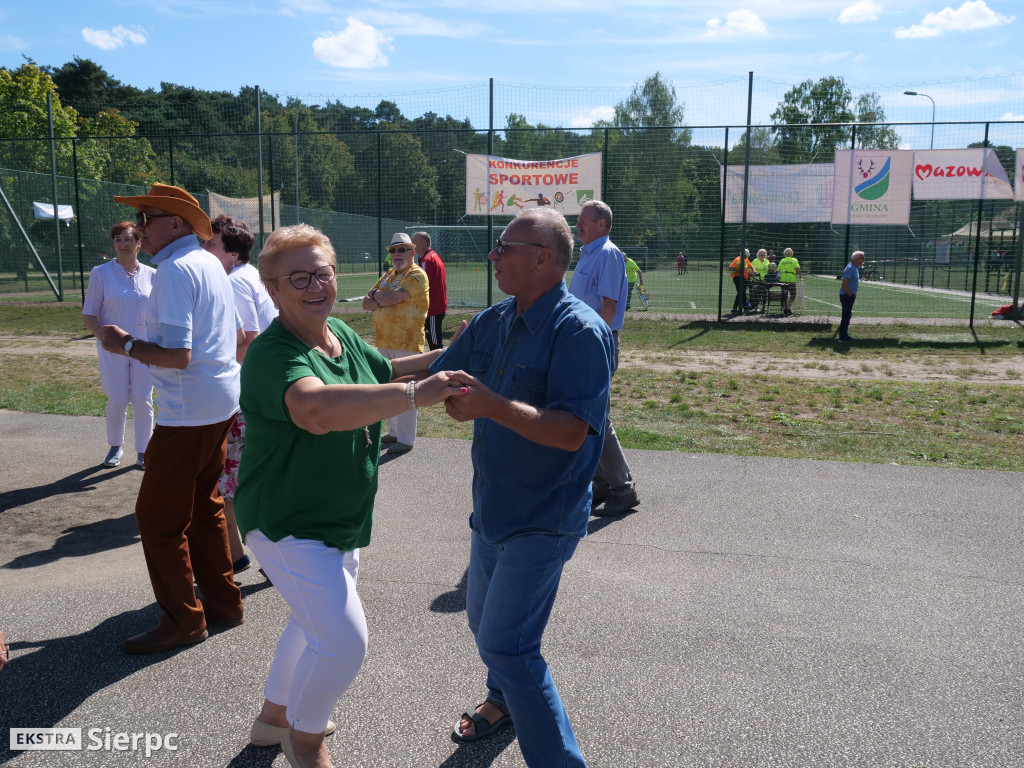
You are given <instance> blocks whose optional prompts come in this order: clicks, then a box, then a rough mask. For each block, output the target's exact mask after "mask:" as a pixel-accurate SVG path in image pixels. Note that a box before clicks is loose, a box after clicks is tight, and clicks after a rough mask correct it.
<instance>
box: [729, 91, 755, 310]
mask: <svg viewBox="0 0 1024 768" xmlns="http://www.w3.org/2000/svg"><path fill="white" fill-rule="evenodd" d="M753 101H754V73H753V72H749V73H748V75H747V130H746V133H744V138H743V142H744V144H746V152H745V153H744V157H743V223H742V224H740V252H741V253H742V254H743V256H744V258H746V253H747V198H748V196H749V194H750V114H751V108H752V107H753ZM725 172H726V174H727V175H728V173H729V169H728V167H727V168H726V169H725ZM745 266H746V265H745V264H740V284H741V285H742V286H743V291H742V293H743V297H744V299H743V300H744V301H746V296H747V271H746V269H744V267H745Z"/></svg>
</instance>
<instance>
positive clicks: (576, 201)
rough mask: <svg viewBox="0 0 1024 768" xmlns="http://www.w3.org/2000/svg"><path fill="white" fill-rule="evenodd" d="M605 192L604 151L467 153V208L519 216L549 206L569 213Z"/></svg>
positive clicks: (480, 213)
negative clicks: (545, 155) (530, 156)
mask: <svg viewBox="0 0 1024 768" xmlns="http://www.w3.org/2000/svg"><path fill="white" fill-rule="evenodd" d="M600 196H601V153H600V152H594V153H592V154H589V155H579V156H577V157H566V158H562V159H560V160H513V159H511V158H507V157H495V156H493V155H466V213H467V214H468V215H478V216H486V215H488V214H490V215H494V216H518V215H519V214H520V213H522V212H523V211H525V210H529V209H530V208H536V207H541V206H545V205H550V206H553V207H554V208H555V210H557V211H560V212H561V213H563V214H566V215H573V214H577V213H579V212H580V209H581V208H582V207H583V204H584V203H586V202H589V201H590V200H596V199H599V198H600Z"/></svg>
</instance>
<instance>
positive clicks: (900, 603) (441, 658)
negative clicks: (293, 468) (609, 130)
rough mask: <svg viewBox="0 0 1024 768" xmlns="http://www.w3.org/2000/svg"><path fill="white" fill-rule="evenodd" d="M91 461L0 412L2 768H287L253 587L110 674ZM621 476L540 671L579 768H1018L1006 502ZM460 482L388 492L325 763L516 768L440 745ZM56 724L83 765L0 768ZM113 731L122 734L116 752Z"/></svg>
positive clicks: (121, 628)
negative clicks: (217, 626)
mask: <svg viewBox="0 0 1024 768" xmlns="http://www.w3.org/2000/svg"><path fill="white" fill-rule="evenodd" d="M104 434H105V432H104V427H103V420H102V419H98V418H91V417H63V416H46V415H38V414H23V413H16V412H11V411H0V629H3V631H4V633H5V635H6V638H7V642H8V643H9V645H10V646H11V662H10V663H9V665H8V666H7V667H6V668H5V669H4V670H3V671H2V672H0V764H2V765H10V766H12V767H14V766H18V767H19V768H20V767H21V766H46V767H47V768H49V767H50V766H59V767H63V766H169V765H174V766H197V767H203V768H205V767H206V766H211V767H215V768H223V767H224V766H232V767H239V768H243V767H244V768H248V767H250V766H251V767H253V768H267V767H268V766H277V767H279V768H280V767H283V766H286V765H287V762H286V760H285V758H284V756H283V755H282V754H281V752H280V751H279V750H278V749H276V748H273V749H260V748H256V747H251V746H248V745H247V737H248V731H249V725H250V723H251V721H252V719H253V718H254V717H255V715H256V712H257V710H258V707H259V705H260V703H261V701H262V685H263V681H264V678H265V676H266V673H267V670H268V668H269V665H270V661H271V657H272V655H273V653H274V648H275V644H276V641H277V637H278V635H279V634H280V632H281V629H282V628H283V626H284V623H285V620H286V617H287V609H286V606H285V604H284V603H283V601H282V600H281V598H280V597H279V596H278V594H277V593H276V591H275V590H274V589H273V587H271V586H270V585H269V584H268V583H267V582H266V581H265V580H264V579H263V577H262V576H261V575H260V573H259V571H258V570H257V569H256V568H252V569H251V570H249V571H247V572H246V573H243V574H241V575H240V577H239V581H240V583H241V584H242V591H243V595H244V599H245V608H246V621H245V624H244V625H242V626H240V627H237V628H234V629H228V630H218V631H216V632H215V633H213V634H212V635H211V637H210V639H209V640H207V641H206V642H205V643H202V644H200V645H196V646H192V647H189V648H187V649H182V650H178V651H175V652H171V653H164V654H158V655H154V656H143V657H137V656H128V655H125V654H124V653H123V651H122V647H121V646H122V643H123V641H124V639H125V638H126V637H128V636H129V635H132V634H135V633H137V632H140V631H143V630H145V629H148V628H149V627H150V626H152V625H153V624H154V623H155V622H156V620H157V619H158V618H159V611H158V609H157V608H156V606H155V605H154V604H153V598H152V591H151V588H150V585H149V580H148V578H147V575H146V570H145V565H144V562H143V557H142V551H141V547H140V546H139V542H138V531H137V529H136V528H135V523H134V518H133V508H134V500H135V495H136V492H137V489H138V485H139V480H140V478H141V472H140V471H139V470H136V469H134V468H133V467H131V466H126V467H118V468H116V469H104V468H101V467H99V466H98V462H99V461H100V460H101V459H102V458H103V455H104V454H105V452H106V445H105V443H104ZM128 434H129V435H130V434H131V430H130V429H129V430H128ZM626 454H627V457H628V459H629V462H630V465H631V467H632V469H633V472H634V475H635V477H636V479H637V483H638V488H639V491H640V495H641V499H642V505H641V507H640V508H639V510H638V511H636V512H635V513H632V514H629V515H626V516H624V517H622V518H619V519H613V520H610V519H599V518H594V519H593V520H592V521H591V531H590V535H589V536H588V537H587V538H586V540H585V541H584V542H583V543H582V544H581V546H580V548H579V549H578V550H577V553H576V556H575V557H574V558H573V560H572V561H571V562H570V564H569V565H568V567H567V569H566V572H565V575H564V578H563V581H562V586H561V590H560V593H559V597H558V601H557V603H556V605H555V609H554V615H553V617H552V620H551V624H550V626H549V628H548V631H547V634H546V636H545V643H544V649H543V650H544V654H545V656H546V657H547V659H548V660H549V662H550V664H551V667H552V672H553V676H554V679H555V681H556V682H557V684H558V687H559V690H560V692H561V694H562V697H563V699H564V701H565V703H566V706H567V708H568V711H569V714H570V717H571V719H572V722H573V725H574V727H575V729H576V733H577V737H578V739H579V741H580V744H581V746H582V748H583V752H584V755H585V756H586V758H587V760H588V763H589V764H590V765H591V766H594V767H605V766H607V767H608V768H621V767H622V766H638V767H639V766H642V767H644V768H648V767H662V766H664V767H665V768H670V767H671V768H675V767H677V766H694V767H700V768H705V767H706V768H739V767H745V766H750V767H751V768H761V767H764V766H771V767H772V768H776V767H778V768H808V767H810V766H814V767H815V768H817V767H819V766H835V767H836V768H854V767H860V766H863V767H864V768H878V767H880V766H893V767H900V768H902V767H907V768H924V767H927V768H947V767H948V768H982V767H985V766H991V767H992V768H1012V767H1013V766H1018V765H1021V764H1022V763H1024V723H1022V713H1024V653H1022V650H1024V607H1022V606H1024V600H1022V597H1024V565H1022V558H1021V542H1022V541H1024V521H1022V516H1021V513H1020V502H1021V499H1022V498H1024V493H1022V492H1024V476H1022V475H1020V474H1016V473H1007V472H984V471H964V470H949V469H929V468H917V467H901V466H895V465H877V464H854V463H836V462H826V461H796V460H782V459H766V458H744V457H733V456H710V455H700V454H685V453H661V452H650V451H627V452H626ZM129 455H130V452H129ZM509 460H510V461H514V460H515V457H509ZM470 479H471V471H470V462H469V443H468V442H466V441H458V440H432V439H421V440H418V441H417V444H416V448H415V449H414V450H413V451H412V452H411V453H409V454H407V455H405V456H401V457H398V458H396V459H393V460H390V461H388V462H387V463H385V464H384V465H383V466H382V468H381V483H380V485H381V490H380V493H379V496H378V499H377V506H376V513H375V525H374V536H373V543H372V544H371V546H369V547H368V548H366V549H365V550H363V553H362V559H361V565H360V575H359V591H360V594H361V596H362V599H363V603H364V606H365V609H366V613H367V616H368V622H369V630H370V648H369V653H368V656H367V659H366V663H365V665H364V667H363V669H362V671H361V672H360V674H359V677H358V678H357V680H356V682H355V684H354V685H353V686H352V688H351V689H350V691H349V692H348V693H347V694H346V696H345V697H344V698H343V699H342V701H341V702H340V703H339V705H338V707H337V709H336V710H335V712H334V716H333V717H334V720H335V721H336V722H337V724H338V730H337V733H336V734H335V735H333V736H331V737H330V738H329V739H328V741H327V743H328V745H329V749H330V752H331V756H332V759H333V760H334V764H335V765H336V766H338V767H339V768H342V767H343V766H366V767H367V768H371V767H372V768H379V767H380V766H394V767H395V768H427V767H429V768H463V767H464V768H488V767H489V766H494V767H495V768H521V767H522V766H523V765H524V762H523V759H522V755H521V753H520V751H519V748H518V746H517V743H516V741H515V738H514V732H513V731H512V730H511V729H507V730H506V731H504V732H502V733H501V734H500V735H498V736H496V737H494V738H492V739H490V740H488V741H484V742H481V743H479V744H471V745H457V744H455V743H454V742H452V740H451V739H450V735H449V734H450V732H451V728H452V725H453V724H454V721H455V720H456V717H457V715H458V713H459V712H461V711H462V709H463V708H464V707H466V706H467V705H472V704H475V703H477V702H479V701H480V700H481V699H482V698H483V675H484V673H483V669H482V667H481V664H480V662H479V659H478V657H477V655H476V652H475V649H474V646H473V642H472V638H471V636H470V634H469V631H468V629H467V628H466V617H465V591H464V585H465V568H466V562H467V557H468V550H469V530H468V527H467V517H468V513H469V506H470V493H469V486H470ZM313 480H315V479H314V478H311V481H313ZM320 480H321V481H323V482H330V478H323V479H320ZM337 491H338V494H339V496H343V495H344V489H343V488H338V489H337ZM51 727H60V728H81V729H82V734H83V746H84V747H85V748H83V749H82V750H79V751H35V750H31V751H19V752H12V751H10V749H9V738H8V733H9V731H8V729H9V728H51ZM108 729H109V730H108ZM90 732H91V733H92V734H93V735H94V737H93V738H90V737H89V734H90ZM122 733H125V734H143V736H142V737H140V739H138V740H137V741H136V744H137V748H135V749H132V748H131V746H130V745H129V748H128V749H124V750H118V749H115V748H114V747H115V746H116V745H117V742H116V738H117V734H122ZM171 734H176V735H175V736H171ZM108 736H109V742H108ZM157 736H159V738H160V741H161V745H162V746H161V748H160V749H159V750H151V753H150V755H149V756H148V757H147V756H146V754H145V744H146V740H147V739H150V740H152V739H155V738H156V737H157ZM128 738H129V739H130V737H128ZM168 738H170V743H171V745H172V746H173V747H175V749H169V748H167V746H166V741H167V739H168ZM108 743H109V748H108V746H107V745H108ZM152 743H153V742H152V741H150V744H152ZM97 747H98V748H97Z"/></svg>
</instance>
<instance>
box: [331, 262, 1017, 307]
mask: <svg viewBox="0 0 1024 768" xmlns="http://www.w3.org/2000/svg"><path fill="white" fill-rule="evenodd" d="M447 277H448V305H449V307H450V308H451V309H469V308H481V307H485V306H487V281H488V270H487V265H486V264H480V265H479V266H470V265H457V264H450V265H448V267H447ZM376 279H377V276H376V274H373V273H364V274H356V275H340V274H339V276H338V298H339V300H341V299H344V298H348V297H354V296H361V295H362V294H365V293H366V292H367V291H368V290H369V289H370V288H371V287H372V286H373V284H374V282H375V281H376ZM571 279H572V273H571V272H570V273H569V274H568V275H566V280H567V281H569V280H571ZM644 285H645V287H646V289H647V294H648V298H649V302H650V307H651V308H650V311H651V312H659V313H671V314H690V315H701V316H708V315H712V316H715V315H717V314H718V292H719V280H718V273H717V272H715V271H712V270H702V271H691V272H688V273H686V274H684V275H676V274H674V271H671V270H651V271H648V272H646V273H644ZM804 291H805V307H804V309H803V310H802V314H804V315H809V316H813V317H819V318H820V317H825V318H838V317H839V314H840V309H839V280H837V279H836V278H835V277H832V276H822V275H807V276H806V277H805V278H804ZM734 296H735V288H734V287H733V284H732V280H730V279H729V277H728V276H726V277H725V280H724V282H723V283H722V311H723V313H724V314H727V313H728V311H729V309H730V307H731V306H732V301H733V297H734ZM503 298H505V295H504V294H503V293H502V292H501V291H500V290H499V289H498V286H497V284H493V283H492V294H491V300H492V302H498V301H501V300H502V299H503ZM1009 301H1010V300H1009V299H1008V298H1007V297H1004V296H995V295H991V294H978V298H977V304H976V306H975V317H976V318H979V319H980V318H986V317H988V316H989V315H991V313H992V310H994V309H996V308H998V307H1000V306H1002V305H1004V304H1007V303H1009ZM643 311H644V309H643V305H642V304H641V303H640V300H639V297H638V296H637V294H636V292H635V291H634V293H633V297H632V302H631V307H630V312H643ZM970 311H971V295H970V292H968V291H956V290H947V289H944V288H930V287H927V286H926V287H924V288H919V287H917V286H912V285H902V284H899V283H887V282H877V281H868V280H862V281H861V283H860V290H859V292H858V295H857V303H856V305H855V307H854V313H855V314H856V315H857V317H860V318H864V317H879V318H888V317H896V318H944V319H964V320H966V319H967V318H969V317H970ZM773 312H774V309H773Z"/></svg>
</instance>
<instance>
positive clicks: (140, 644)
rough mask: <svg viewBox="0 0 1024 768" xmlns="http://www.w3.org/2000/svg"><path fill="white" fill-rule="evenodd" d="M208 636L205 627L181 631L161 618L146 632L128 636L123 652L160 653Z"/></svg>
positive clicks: (198, 641)
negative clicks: (187, 631)
mask: <svg viewBox="0 0 1024 768" xmlns="http://www.w3.org/2000/svg"><path fill="white" fill-rule="evenodd" d="M207 637H209V633H208V632H207V631H206V627H202V628H201V629H198V630H196V631H195V632H190V633H182V632H181V631H179V630H178V628H177V627H175V626H174V624H173V623H172V622H171V621H169V620H167V619H163V620H161V622H160V623H159V624H157V625H156V626H155V627H153V628H152V629H151V630H149V631H148V632H143V633H142V634H139V635H135V636H134V637H129V638H128V639H127V640H125V641H124V652H125V653H134V654H139V655H141V654H146V653H161V652H163V651H170V650H172V649H174V648H179V647H180V646H183V645H195V644H196V643H201V642H203V640H205V639H206V638H207Z"/></svg>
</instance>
